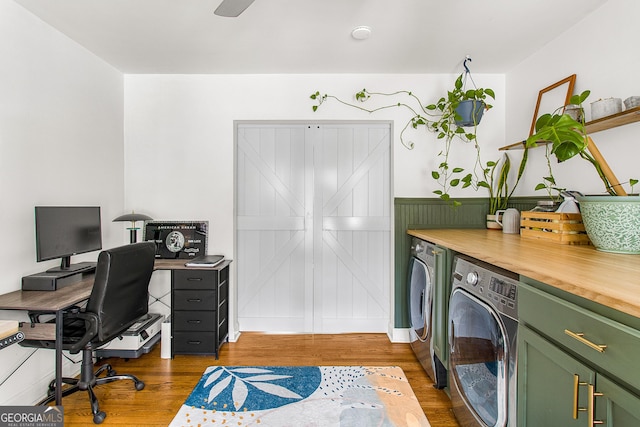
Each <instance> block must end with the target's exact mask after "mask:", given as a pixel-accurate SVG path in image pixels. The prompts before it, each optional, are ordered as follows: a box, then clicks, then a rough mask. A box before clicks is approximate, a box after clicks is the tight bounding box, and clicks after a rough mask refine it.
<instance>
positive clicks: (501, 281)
mask: <svg viewBox="0 0 640 427" xmlns="http://www.w3.org/2000/svg"><path fill="white" fill-rule="evenodd" d="M453 265H454V269H453V276H452V291H451V299H450V301H449V346H450V353H449V389H450V392H451V403H452V407H453V412H454V414H455V416H456V418H457V420H458V422H459V423H460V426H461V427H477V426H480V427H507V426H509V427H516V426H517V419H516V409H517V402H516V391H517V359H518V354H517V337H518V305H517V292H518V276H517V275H516V274H514V273H512V272H510V271H506V270H501V269H499V268H497V267H494V266H491V265H488V264H485V263H482V262H480V261H478V260H475V259H472V258H467V257H463V256H460V255H459V256H456V258H455V259H454V261H453Z"/></svg>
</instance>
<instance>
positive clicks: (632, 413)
mask: <svg viewBox="0 0 640 427" xmlns="http://www.w3.org/2000/svg"><path fill="white" fill-rule="evenodd" d="M596 392H598V393H601V394H602V396H596V397H595V408H596V410H595V417H594V418H595V420H599V421H603V424H602V425H604V426H607V427H637V426H640V397H638V396H636V395H634V394H631V393H629V392H628V391H626V390H625V389H623V388H622V387H620V386H618V385H617V384H615V383H614V382H613V381H611V380H609V379H608V378H607V377H605V376H603V375H598V378H597V387H596Z"/></svg>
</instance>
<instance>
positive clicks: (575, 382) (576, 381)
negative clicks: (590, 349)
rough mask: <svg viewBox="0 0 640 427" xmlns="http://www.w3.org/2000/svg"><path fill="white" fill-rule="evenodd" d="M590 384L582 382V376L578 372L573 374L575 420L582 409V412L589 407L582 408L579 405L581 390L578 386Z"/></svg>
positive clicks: (573, 412)
mask: <svg viewBox="0 0 640 427" xmlns="http://www.w3.org/2000/svg"><path fill="white" fill-rule="evenodd" d="M586 385H588V384H587V383H585V382H580V377H579V376H578V375H577V374H573V411H572V414H571V415H572V416H573V419H574V420H577V419H578V412H579V411H582V412H586V411H587V410H588V409H587V408H580V407H579V406H578V395H579V390H578V388H579V387H580V386H586Z"/></svg>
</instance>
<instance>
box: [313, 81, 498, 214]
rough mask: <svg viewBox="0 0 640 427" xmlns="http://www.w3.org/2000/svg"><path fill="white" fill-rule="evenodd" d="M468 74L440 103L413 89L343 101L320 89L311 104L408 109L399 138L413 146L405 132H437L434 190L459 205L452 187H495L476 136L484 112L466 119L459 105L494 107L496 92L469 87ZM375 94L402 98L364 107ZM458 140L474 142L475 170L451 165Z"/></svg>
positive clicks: (364, 93) (363, 92) (358, 95)
mask: <svg viewBox="0 0 640 427" xmlns="http://www.w3.org/2000/svg"><path fill="white" fill-rule="evenodd" d="M467 74H468V72H465V73H463V74H460V76H459V77H458V78H457V79H456V81H455V84H454V87H453V89H451V90H449V91H447V94H446V96H443V97H441V98H440V99H439V100H438V101H437V102H435V103H432V104H423V103H422V102H421V100H420V99H419V98H418V97H417V96H416V95H415V94H414V93H413V92H410V91H405V90H401V91H397V92H392V93H382V92H370V91H368V90H366V89H363V90H361V91H359V92H357V93H356V94H355V100H356V103H352V102H348V101H344V100H342V99H340V98H338V97H337V96H334V95H330V94H326V93H325V94H321V93H320V92H319V91H316V92H315V93H313V94H311V96H310V98H311V99H312V100H314V101H315V102H316V104H315V105H313V107H312V108H313V111H317V110H318V108H319V107H320V106H321V105H322V104H323V103H324V102H326V101H327V100H329V99H333V100H335V101H337V102H339V103H341V104H343V105H346V106H349V107H353V108H356V109H358V110H362V111H366V112H368V113H374V112H377V111H381V110H385V109H389V108H404V109H407V110H408V111H409V112H410V114H411V116H410V118H409V120H407V122H406V124H405V126H404V127H403V128H402V131H401V132H400V141H401V142H402V144H403V145H404V146H405V147H406V148H408V149H413V147H414V143H413V142H412V141H408V140H407V137H406V131H407V130H409V129H418V128H420V127H423V126H424V128H425V129H426V130H428V131H430V132H433V133H435V134H436V137H437V139H439V140H442V141H443V142H444V147H443V149H442V150H441V151H440V152H439V154H438V155H439V157H440V161H439V163H438V166H437V168H436V169H434V170H433V171H432V172H431V176H432V178H433V179H434V180H435V181H436V182H437V183H438V185H439V188H438V189H437V190H434V193H435V194H437V195H438V197H439V198H440V199H442V200H444V201H447V202H451V203H452V204H453V205H454V206H458V205H460V202H458V201H456V200H452V199H451V196H450V194H449V193H450V191H451V189H452V188H454V187H461V188H467V187H474V188H476V189H477V188H478V187H485V188H493V187H492V186H490V185H489V183H488V182H487V181H486V178H487V177H488V175H487V174H486V173H487V168H492V167H494V166H493V165H492V164H489V163H488V164H487V166H486V167H484V168H483V167H482V161H481V159H480V145H479V143H478V140H477V136H476V133H477V127H478V124H479V122H480V118H481V114H477V115H476V114H472V115H471V118H470V121H466V122H465V121H463V120H462V117H461V115H460V112H459V107H460V106H461V104H463V103H465V102H472V103H474V104H475V103H481V106H480V108H475V109H473V111H478V110H481V111H482V110H488V109H490V108H491V107H492V106H491V105H490V104H488V103H487V100H488V98H492V99H495V93H494V91H493V90H492V89H490V88H476V87H475V84H474V88H472V89H466V87H465V86H466V76H467ZM374 97H376V98H378V97H392V98H399V100H398V101H396V102H394V103H391V104H386V105H383V106H380V107H373V108H367V107H365V106H363V103H365V102H367V101H369V100H370V99H372V98H374ZM456 140H460V141H462V142H464V143H471V144H473V147H474V150H475V159H476V161H475V167H474V171H472V172H466V171H465V169H464V168H462V167H459V166H454V165H451V164H450V161H449V158H450V152H451V149H452V146H453V142H454V141H456Z"/></svg>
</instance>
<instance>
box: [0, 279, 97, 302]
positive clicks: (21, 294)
mask: <svg viewBox="0 0 640 427" xmlns="http://www.w3.org/2000/svg"><path fill="white" fill-rule="evenodd" d="M92 288H93V274H92V275H87V276H86V277H84V278H82V280H80V281H79V282H78V283H74V284H73V285H69V286H65V287H64V288H62V289H58V290H56V291H23V290H21V289H19V290H17V291H13V292H9V293H8V294H4V295H0V310H34V311H40V310H41V311H57V310H62V309H64V308H67V307H71V306H72V305H75V304H78V303H80V302H82V301H84V300H86V299H88V298H89V295H91V289H92Z"/></svg>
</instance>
